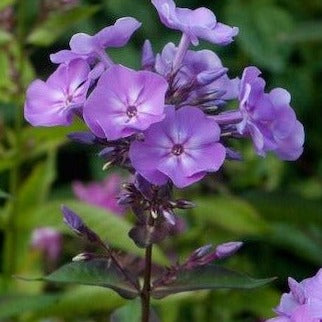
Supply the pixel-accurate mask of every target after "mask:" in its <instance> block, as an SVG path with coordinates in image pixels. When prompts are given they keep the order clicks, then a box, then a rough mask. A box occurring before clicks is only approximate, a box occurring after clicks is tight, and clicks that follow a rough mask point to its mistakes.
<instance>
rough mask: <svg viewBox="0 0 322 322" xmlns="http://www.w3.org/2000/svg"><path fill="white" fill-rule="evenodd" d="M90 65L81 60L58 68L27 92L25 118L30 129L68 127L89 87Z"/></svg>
mask: <svg viewBox="0 0 322 322" xmlns="http://www.w3.org/2000/svg"><path fill="white" fill-rule="evenodd" d="M89 71H90V68H89V65H88V64H87V63H86V62H85V61H84V60H81V59H77V60H74V61H72V62H71V63H70V64H68V65H60V66H59V67H58V68H57V70H56V71H55V72H54V73H53V74H52V75H51V76H50V77H49V78H48V80H47V81H46V82H43V81H41V80H39V79H37V80H35V81H33V82H32V83H31V84H30V86H29V87H28V89H27V97H26V103H25V109H24V113H25V118H26V120H27V121H28V122H29V123H30V124H32V125H33V126H55V125H69V124H71V122H72V118H73V114H74V113H75V112H76V111H79V110H80V109H81V108H82V105H83V104H84V102H85V99H86V94H87V90H88V87H89V80H88V73H89Z"/></svg>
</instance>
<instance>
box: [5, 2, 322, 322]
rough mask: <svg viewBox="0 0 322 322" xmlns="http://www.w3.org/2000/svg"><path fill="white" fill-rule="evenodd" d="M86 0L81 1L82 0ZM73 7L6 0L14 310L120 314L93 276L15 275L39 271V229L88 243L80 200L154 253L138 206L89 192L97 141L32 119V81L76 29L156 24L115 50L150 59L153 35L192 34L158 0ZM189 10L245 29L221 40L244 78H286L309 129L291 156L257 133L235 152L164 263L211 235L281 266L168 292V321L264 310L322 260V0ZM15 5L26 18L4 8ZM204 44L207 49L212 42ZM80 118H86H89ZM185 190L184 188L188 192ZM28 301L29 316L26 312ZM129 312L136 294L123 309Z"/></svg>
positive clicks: (203, 192) (251, 265) (100, 316)
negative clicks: (84, 189)
mask: <svg viewBox="0 0 322 322" xmlns="http://www.w3.org/2000/svg"><path fill="white" fill-rule="evenodd" d="M71 2H72V1H71ZM74 2H75V5H73V6H70V7H68V8H63V7H62V6H60V5H58V6H56V7H55V6H54V5H53V3H59V1H51V3H52V7H51V8H50V10H49V11H48V10H47V11H46V10H45V9H44V6H43V5H42V4H41V3H42V2H41V1H40V0H27V1H26V0H22V1H17V2H16V1H14V0H2V1H1V4H0V11H1V13H0V206H1V208H0V246H1V249H2V251H1V252H0V256H1V257H0V258H1V263H2V267H1V270H0V320H1V321H2V320H3V321H11V320H13V321H15V320H18V321H41V320H42V319H43V318H48V317H51V318H52V321H56V320H57V321H106V319H107V317H108V316H109V314H111V312H112V311H113V310H115V309H116V308H118V307H119V306H121V304H123V300H122V299H121V298H119V297H118V295H116V294H114V293H112V292H111V291H109V290H106V289H103V288H97V287H90V286H67V287H57V286H53V285H49V286H48V285H47V284H45V283H26V282H23V281H20V280H17V279H13V278H12V277H11V274H12V273H14V274H17V275H24V276H39V275H41V274H42V273H43V269H44V267H43V266H44V265H43V264H42V261H41V257H40V255H39V254H37V253H35V252H34V251H31V249H30V236H31V232H32V230H33V229H34V228H36V227H39V226H48V225H50V226H53V227H55V228H57V229H59V230H61V231H62V232H63V233H64V256H62V258H61V259H60V264H62V263H65V262H67V261H69V260H70V258H71V257H72V256H73V255H74V254H75V253H77V251H79V249H81V247H80V245H79V241H78V240H77V239H76V238H71V237H70V236H69V235H68V234H69V233H68V232H67V230H66V229H65V227H64V226H63V224H62V222H61V216H60V213H59V208H60V207H59V205H60V204H61V203H62V202H63V203H65V204H68V205H71V206H72V207H74V209H75V210H77V209H79V211H80V214H81V215H82V217H83V218H84V219H85V221H86V222H87V223H88V224H89V225H90V226H91V227H92V228H93V229H94V230H96V231H97V232H100V233H102V236H103V237H104V238H105V239H106V240H108V241H109V243H111V244H112V245H113V246H115V247H117V248H119V249H121V250H127V251H130V252H132V253H134V254H138V255H140V253H138V251H137V249H136V247H135V246H134V244H133V243H132V241H130V240H129V238H128V237H127V231H128V230H129V227H130V222H131V216H128V217H126V218H124V219H121V218H117V217H115V216H113V215H111V214H106V213H105V211H103V210H100V209H93V207H92V206H89V205H83V204H80V203H79V202H76V201H75V200H73V199H74V197H73V194H72V192H71V182H72V181H73V180H83V181H88V180H93V179H95V180H101V179H103V178H104V177H105V176H106V175H108V174H109V173H108V172H103V171H102V165H103V164H102V161H101V160H99V159H98V158H97V155H96V152H97V151H94V150H92V149H85V148H83V147H81V146H78V145H76V144H71V143H68V142H67V140H66V134H67V133H68V132H70V131H71V129H70V128H68V129H66V128H50V129H42V128H31V127H29V126H28V125H25V124H24V123H23V120H22V105H23V100H24V91H25V88H26V85H27V84H28V83H29V82H30V81H31V80H32V79H34V78H35V77H36V75H37V77H41V78H45V77H47V76H48V75H49V73H51V72H52V70H53V68H54V67H53V65H52V64H50V62H49V54H50V53H52V52H55V51H57V50H59V49H62V48H65V47H66V46H67V44H68V40H69V38H70V37H71V35H72V34H73V33H75V32H79V31H82V32H88V33H95V32H96V31H98V30H99V29H101V28H103V27H104V26H106V25H108V24H111V23H113V22H114V20H115V19H117V18H119V17H122V16H133V17H135V18H137V19H138V20H140V21H141V22H142V23H143V26H142V28H141V29H140V30H139V31H138V32H137V34H136V35H135V37H134V39H133V40H132V41H131V42H130V44H129V45H128V46H127V47H125V48H122V49H117V50H111V51H110V55H111V56H112V58H113V59H115V61H117V62H120V63H123V64H126V65H129V66H132V67H134V68H135V67H138V66H139V62H140V49H141V45H142V44H143V41H144V39H146V38H149V39H150V40H151V41H152V43H153V44H154V49H155V51H156V52H158V51H160V49H161V48H162V47H163V46H164V45H165V44H166V43H167V42H168V41H174V42H178V37H179V34H176V33H175V32H168V31H167V30H166V29H165V28H164V27H163V26H162V25H161V23H160V22H159V19H158V17H157V14H156V12H155V11H154V9H153V7H152V6H151V4H150V1H148V0H101V1H99V0H97V1H94V0H84V1H81V2H79V4H77V3H76V2H77V1H74ZM177 3H178V5H181V6H185V7H198V6H206V7H209V8H211V9H213V10H214V12H215V13H216V16H217V17H218V20H220V21H223V22H226V23H229V24H230V25H234V26H238V27H239V28H240V34H239V36H238V37H237V41H236V42H235V43H233V44H232V45H231V46H228V47H225V48H218V47H213V46H208V48H211V49H213V50H215V51H216V52H217V53H218V54H219V55H220V56H221V58H222V59H223V61H224V65H226V66H227V67H230V69H231V70H230V75H231V76H234V77H235V76H238V75H241V73H242V70H243V68H244V67H245V66H249V65H253V64H254V65H257V66H258V67H259V68H260V69H261V70H262V71H263V74H264V77H265V79H266V80H267V83H268V87H269V88H273V87H277V86H280V87H284V88H286V89H288V90H289V91H290V92H291V93H292V96H293V100H292V105H293V107H294V109H295V110H296V111H297V114H298V118H299V119H300V120H301V121H302V122H303V123H304V126H305V129H306V145H305V152H304V155H303V156H302V157H301V159H300V160H299V161H297V162H296V163H287V162H281V161H279V160H277V159H276V158H275V157H274V156H271V155H269V156H268V157H267V158H266V159H260V158H258V157H257V156H256V155H255V154H254V152H253V150H252V147H251V145H250V144H244V146H243V147H242V149H243V152H244V158H245V161H244V162H228V163H227V164H226V166H225V167H224V170H223V171H222V172H221V173H219V174H216V176H214V177H209V179H208V180H207V181H206V182H205V183H204V184H203V185H196V186H193V187H192V188H191V189H190V190H189V191H186V192H185V195H186V197H188V198H189V199H192V200H194V201H196V202H197V204H198V207H197V208H196V209H194V210H192V211H189V212H185V213H182V216H183V217H184V218H185V219H186V221H187V230H186V232H185V233H184V234H182V235H180V236H177V237H175V238H173V239H172V240H168V241H167V242H165V243H164V244H163V245H161V248H160V249H159V250H158V252H156V256H155V259H154V260H155V261H156V262H159V263H165V262H167V255H166V254H165V253H166V250H168V252H170V253H171V254H172V256H174V257H176V256H179V258H183V256H185V255H187V254H188V253H189V252H191V251H192V250H193V249H195V248H197V247H199V246H201V245H203V244H208V243H220V242H225V241H229V240H243V241H245V247H244V248H243V249H242V251H241V252H240V253H239V254H238V255H236V256H235V257H234V258H232V259H230V260H229V262H228V263H227V264H228V265H230V266H231V267H235V268H238V269H239V270H242V271H245V272H248V273H250V274H251V275H252V276H256V277H259V278H260V277H268V276H278V277H279V279H278V280H277V281H276V282H274V283H273V284H271V285H270V286H268V287H264V288H261V289H257V290H255V291H212V292H203V291H202V292H198V293H197V294H194V295H191V294H189V293H188V294H183V295H182V294H179V295H175V296H172V297H168V298H166V299H164V300H162V301H159V302H157V303H156V307H155V308H156V311H157V312H158V313H159V315H160V316H161V317H162V321H167V322H175V321H205V322H206V321H221V322H246V321H254V322H255V321H261V319H263V318H267V317H269V316H271V315H272V313H271V308H272V307H273V306H275V305H276V304H277V302H278V298H279V296H280V293H281V292H282V291H283V290H285V287H286V278H287V276H293V277H294V278H297V279H302V278H304V277H307V276H309V275H313V274H314V273H315V272H316V271H317V269H318V268H319V267H321V266H322V157H321V150H322V141H321V139H320V138H321V134H322V133H321V126H320V124H321V121H322V113H321V112H320V108H321V101H322V85H321V84H322V83H321V74H322V2H321V1H320V0H307V1H302V0H293V1H287V0H229V1H228V0H221V1H219V0H217V1H206V0H204V1H202V0H181V1H179V0H178V1H177ZM10 6H13V8H14V13H12V14H14V15H11V16H10V15H9V16H5V15H4V14H3V13H4V10H7V9H8V8H10ZM201 47H204V48H206V47H207V45H206V44H202V46H201ZM72 127H73V129H75V130H76V129H79V128H80V125H79V124H78V123H75V124H74V125H73V126H72ZM178 194H179V195H180V194H183V192H180V191H178ZM22 312H23V313H22ZM119 314H121V315H120V316H122V317H123V320H124V321H125V320H126V319H127V320H129V318H128V317H129V316H131V317H132V318H133V317H134V316H135V314H137V313H136V306H135V303H134V302H133V303H132V302H130V304H129V306H127V307H126V308H124V309H123V310H122V312H121V313H119Z"/></svg>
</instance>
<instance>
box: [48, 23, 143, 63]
mask: <svg viewBox="0 0 322 322" xmlns="http://www.w3.org/2000/svg"><path fill="white" fill-rule="evenodd" d="M140 26H141V23H139V22H138V21H137V20H136V19H134V18H132V17H124V18H121V19H118V20H116V22H115V24H114V25H112V26H108V27H106V28H104V29H102V30H101V31H99V32H98V33H97V34H95V35H94V36H90V35H88V34H85V33H78V34H75V35H74V36H73V37H72V38H71V40H70V43H69V46H70V50H62V51H59V52H58V53H55V54H52V55H50V59H51V61H52V62H53V63H57V64H61V63H66V62H69V61H71V60H73V59H75V58H83V59H87V58H89V59H93V58H95V57H100V56H101V54H102V53H103V52H104V50H105V49H106V48H113V47H123V46H125V45H126V44H127V43H128V41H129V39H130V38H131V36H132V34H133V33H134V32H135V31H136V30H137V29H138V28H139V27H140Z"/></svg>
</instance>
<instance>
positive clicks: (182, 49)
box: [24, 0, 304, 190]
mask: <svg viewBox="0 0 322 322" xmlns="http://www.w3.org/2000/svg"><path fill="white" fill-rule="evenodd" d="M152 4H153V5H154V7H155V8H156V10H157V11H158V14H159V16H160V20H161V22H162V23H163V24H164V25H165V26H167V27H168V28H170V29H173V30H176V31H177V32H180V33H182V37H181V40H180V42H179V44H178V45H175V44H173V43H168V44H165V47H164V48H163V50H162V51H161V52H160V53H158V54H154V52H153V48H152V44H151V43H150V42H149V41H148V40H147V41H146V42H145V43H144V45H143V50H142V68H141V70H133V69H130V68H128V67H126V66H122V65H120V64H118V63H117V62H114V61H112V59H111V58H110V57H109V55H108V49H109V48H112V47H122V46H125V45H126V44H127V43H128V42H129V41H130V38H131V37H132V35H133V34H134V32H135V31H136V30H137V29H138V28H139V27H140V26H141V24H140V22H138V21H137V20H136V19H134V18H132V17H125V18H121V19H119V20H117V21H116V22H115V24H114V25H112V26H108V27H106V28H104V29H103V30H101V31H99V32H98V33H97V34H95V35H93V36H91V35H88V34H84V33H78V34H76V35H74V36H73V37H72V38H71V40H70V43H69V46H70V48H69V49H67V50H62V51H59V52H58V53H55V54H52V55H51V56H50V58H51V61H52V62H53V63H55V64H58V67H57V69H56V71H55V72H54V73H53V74H52V75H51V76H50V77H49V78H48V80H47V81H45V82H44V81H42V80H35V81H34V82H32V83H31V85H30V86H29V88H28V90H27V97H26V103H25V109H24V111H25V118H26V120H27V121H28V122H29V123H31V124H32V125H34V126H57V125H64V126H66V125H69V124H71V122H72V120H73V118H74V117H78V118H80V119H81V120H83V121H84V123H85V124H86V125H87V127H88V129H89V132H88V133H78V134H74V135H71V137H73V138H74V139H75V138H76V139H77V140H78V141H81V142H83V143H90V144H98V145H100V146H101V147H102V152H101V156H102V157H103V158H105V160H106V162H107V164H108V165H118V166H122V167H125V168H127V169H129V170H130V171H131V172H132V173H136V174H138V175H140V176H142V177H143V178H144V179H145V180H147V181H148V182H149V183H151V184H153V185H157V186H162V185H165V184H170V185H174V186H176V187H178V188H184V187H187V186H189V185H191V184H193V183H195V182H198V181H200V180H201V179H203V178H204V177H205V176H206V175H207V173H211V172H216V171H218V170H219V169H220V168H221V167H222V166H223V164H224V162H225V160H227V159H237V158H239V157H238V156H239V153H237V151H234V150H233V149H232V148H231V146H230V143H231V141H230V140H231V139H239V140H240V139H245V138H249V139H251V140H252V142H253V145H254V149H255V151H256V153H257V154H259V155H260V156H265V155H266V153H267V152H273V153H275V154H276V155H277V156H278V157H279V158H281V159H282V160H296V159H297V158H298V157H299V156H300V155H301V153H302V151H303V143H304V130H303V126H302V124H301V123H300V122H299V121H298V120H297V118H296V115H295V112H294V111H293V109H292V107H291V106H290V100H291V97H290V94H289V93H288V92H287V91H286V90H284V89H281V88H275V89H273V90H271V91H270V92H267V91H266V90H265V81H264V80H263V79H262V78H261V76H260V74H261V72H260V71H259V70H258V69H257V68H256V67H247V68H245V70H244V72H243V74H242V76H241V78H238V77H236V78H230V77H229V76H228V69H227V68H226V67H225V66H223V64H222V62H221V60H220V58H219V57H218V56H217V55H216V54H215V53H214V52H213V51H210V50H199V51H198V50H193V48H194V47H195V46H197V45H198V44H199V41H200V40H203V41H207V42H210V43H211V44H214V45H217V46H226V45H228V44H230V43H231V42H232V41H233V40H234V37H236V36H237V34H238V32H239V30H238V28H237V27H230V26H227V25H225V24H223V23H220V22H218V21H217V19H216V17H215V15H214V14H213V13H212V12H211V11H210V10H209V9H206V8H198V9H195V10H190V9H186V8H178V7H176V5H175V3H174V2H173V1H172V0H152ZM228 103H229V104H228ZM228 106H229V108H228ZM231 106H235V108H234V109H232V108H231ZM78 190H79V189H78Z"/></svg>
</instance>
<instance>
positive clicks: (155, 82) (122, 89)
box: [84, 65, 168, 140]
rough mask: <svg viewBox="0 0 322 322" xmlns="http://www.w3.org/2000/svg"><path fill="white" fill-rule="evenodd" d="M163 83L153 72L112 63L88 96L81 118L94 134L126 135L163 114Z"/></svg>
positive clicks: (110, 138)
mask: <svg viewBox="0 0 322 322" xmlns="http://www.w3.org/2000/svg"><path fill="white" fill-rule="evenodd" d="M167 87H168V84H167V82H166V81H165V80H164V79H163V78H162V77H161V76H159V75H157V74H155V73H152V72H149V71H139V72H137V71H134V70H131V69H128V68H126V67H123V66H120V65H114V66H112V67H111V68H109V69H108V70H107V71H106V72H105V73H104V74H103V75H102V76H101V78H100V79H99V81H98V83H97V86H96V88H95V89H94V90H93V92H92V93H91V95H90V97H89V98H88V100H87V102H86V104H85V106H84V119H85V121H86V123H87V125H88V126H89V128H90V129H91V130H92V132H93V133H94V134H95V135H96V136H98V137H101V138H104V137H105V138H107V139H108V140H116V139H119V138H123V137H127V136H130V135H132V134H134V133H136V132H138V131H141V130H145V129H147V128H148V127H149V126H150V125H151V124H153V123H155V122H159V121H161V120H162V119H163V118H164V113H163V111H164V99H165V93H166V90H167Z"/></svg>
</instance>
